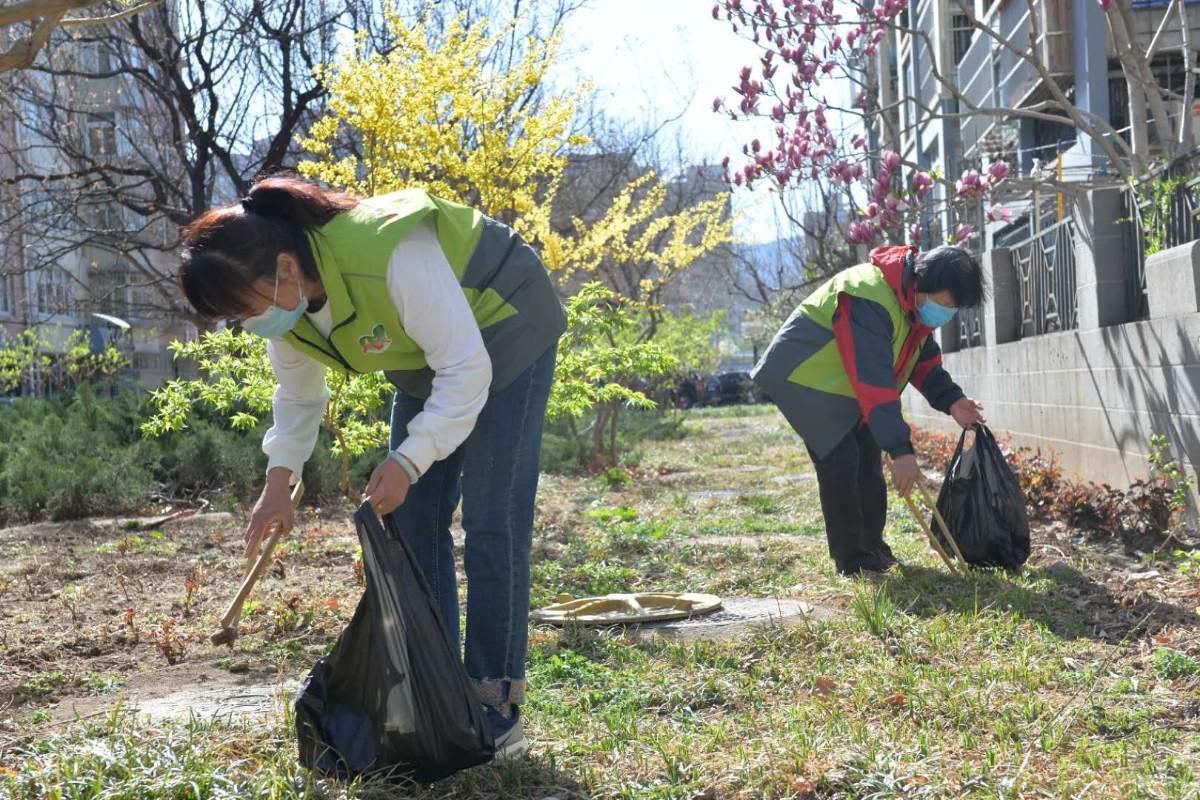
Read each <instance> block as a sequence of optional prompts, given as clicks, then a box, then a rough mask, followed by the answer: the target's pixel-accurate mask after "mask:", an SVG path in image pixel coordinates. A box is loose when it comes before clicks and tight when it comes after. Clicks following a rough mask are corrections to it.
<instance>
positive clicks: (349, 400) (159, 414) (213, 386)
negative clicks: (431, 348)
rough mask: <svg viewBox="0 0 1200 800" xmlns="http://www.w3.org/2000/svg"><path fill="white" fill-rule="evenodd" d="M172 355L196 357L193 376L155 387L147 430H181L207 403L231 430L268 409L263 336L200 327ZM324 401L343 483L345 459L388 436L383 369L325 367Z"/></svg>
mask: <svg viewBox="0 0 1200 800" xmlns="http://www.w3.org/2000/svg"><path fill="white" fill-rule="evenodd" d="M171 350H172V351H173V353H174V355H175V360H176V361H191V362H193V363H194V364H195V365H196V366H197V368H198V370H199V373H200V376H199V377H197V378H177V379H175V380H173V381H170V382H169V383H167V384H166V385H164V386H163V387H162V388H160V389H158V390H157V391H155V392H154V394H153V395H152V398H153V403H154V408H155V412H154V415H153V416H152V417H151V418H150V419H148V420H147V421H146V422H144V423H143V424H142V426H141V429H142V433H143V434H144V435H146V436H151V437H157V436H162V435H164V434H166V433H167V432H169V431H179V430H182V429H183V428H184V427H185V426H186V424H187V419H188V417H189V415H190V414H191V413H192V411H193V409H196V408H200V407H205V406H206V407H208V408H211V409H213V410H215V411H217V412H219V413H220V414H221V415H223V416H224V417H226V419H228V421H229V424H230V426H232V427H233V428H234V429H235V430H239V431H248V430H251V429H253V428H254V427H255V426H256V425H258V423H259V421H260V420H261V419H262V418H264V417H266V416H268V415H270V414H271V413H272V408H273V401H274V397H275V388H276V385H277V384H276V380H275V376H274V374H273V373H272V371H271V363H270V360H269V359H268V358H267V343H266V340H265V339H263V338H261V337H258V336H252V335H249V334H245V333H235V332H234V331H232V330H218V331H211V332H208V333H205V334H203V335H202V336H201V337H200V338H199V339H198V340H196V341H193V342H175V343H174V344H172V345H171ZM326 380H327V382H328V384H329V389H330V400H329V407H328V409H327V410H326V412H325V417H324V419H323V420H322V425H323V426H324V427H325V428H326V429H327V430H329V431H330V432H331V433H332V434H333V436H334V446H333V451H334V454H335V455H337V456H340V457H341V458H342V486H343V490H345V491H348V487H349V459H350V458H351V457H353V456H357V455H361V454H362V453H365V452H367V451H369V450H372V449H374V448H379V447H382V446H384V445H385V444H386V443H387V435H388V426H387V423H386V422H384V421H383V420H381V419H380V418H379V411H380V408H381V407H382V405H383V403H384V401H385V399H386V397H387V396H388V395H389V394H390V392H389V385H388V383H387V381H386V379H385V378H384V376H383V374H382V373H374V374H370V375H353V376H348V375H343V374H340V373H335V372H332V371H331V372H330V373H329V374H328V376H327V379H326Z"/></svg>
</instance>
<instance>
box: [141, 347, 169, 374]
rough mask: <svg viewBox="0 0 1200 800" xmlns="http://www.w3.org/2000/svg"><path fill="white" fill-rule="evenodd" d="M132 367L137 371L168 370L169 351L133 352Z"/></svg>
mask: <svg viewBox="0 0 1200 800" xmlns="http://www.w3.org/2000/svg"><path fill="white" fill-rule="evenodd" d="M133 368H134V369H136V370H137V371H138V372H170V371H171V354H170V353H162V352H158V353H134V354H133Z"/></svg>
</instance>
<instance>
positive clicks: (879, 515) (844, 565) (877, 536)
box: [808, 425, 892, 572]
mask: <svg viewBox="0 0 1200 800" xmlns="http://www.w3.org/2000/svg"><path fill="white" fill-rule="evenodd" d="M808 455H809V457H810V458H812V462H813V465H814V466H815V467H816V470H817V486H818V487H819V488H820V492H821V512H822V513H823V514H824V515H825V536H826V538H828V540H829V555H830V557H832V558H833V561H834V563H835V564H836V565H837V568H838V569H839V570H840V571H842V572H852V571H855V570H857V569H860V568H862V567H870V566H877V565H878V562H879V558H880V556H881V555H884V556H888V557H891V555H892V551H891V549H890V548H889V547H888V546H887V545H886V544H885V543H884V541H883V526H884V524H885V523H886V521H887V483H886V482H885V481H884V477H883V463H882V455H881V453H880V450H879V445H877V444H875V439H874V438H873V437H872V436H871V431H870V430H869V429H868V428H867V427H866V426H865V425H859V426H857V427H855V428H854V430H852V431H851V432H850V433H848V434H846V437H845V438H844V439H842V441H840V442H838V444H837V446H836V447H834V448H833V450H832V451H830V453H829V454H828V455H826V456H825V457H824V458H817V456H816V455H815V454H814V453H813V451H812V450H811V449H809V451H808Z"/></svg>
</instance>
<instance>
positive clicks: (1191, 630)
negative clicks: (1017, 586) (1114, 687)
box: [1026, 521, 1200, 655]
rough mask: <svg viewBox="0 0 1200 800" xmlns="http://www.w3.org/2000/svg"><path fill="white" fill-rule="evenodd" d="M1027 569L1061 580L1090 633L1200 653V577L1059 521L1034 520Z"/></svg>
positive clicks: (1106, 638) (1114, 640)
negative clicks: (1084, 615)
mask: <svg viewBox="0 0 1200 800" xmlns="http://www.w3.org/2000/svg"><path fill="white" fill-rule="evenodd" d="M1031 539H1032V542H1033V547H1032V552H1031V554H1030V557H1029V561H1028V562H1027V564H1026V569H1038V570H1043V571H1045V572H1046V573H1047V574H1048V575H1050V576H1051V577H1053V578H1055V579H1056V580H1058V581H1059V583H1060V584H1062V588H1061V590H1060V592H1061V597H1062V598H1064V599H1066V600H1067V601H1068V602H1070V603H1071V604H1072V605H1073V606H1075V607H1076V608H1077V609H1080V610H1081V611H1084V612H1085V613H1086V618H1087V620H1088V623H1089V624H1090V626H1091V632H1092V634H1093V635H1094V636H1095V637H1096V638H1098V639H1101V640H1104V641H1108V642H1110V643H1113V644H1115V643H1117V642H1119V641H1128V640H1133V641H1135V642H1136V641H1141V642H1142V643H1143V644H1145V645H1147V646H1148V645H1150V644H1158V645H1169V646H1171V647H1173V648H1175V649H1178V650H1182V651H1184V652H1188V653H1190V654H1192V655H1196V654H1200V614H1198V613H1197V612H1198V611H1200V608H1198V607H1200V580H1197V578H1196V577H1195V576H1190V575H1185V574H1181V573H1179V572H1178V571H1177V570H1175V569H1173V568H1172V567H1170V566H1168V565H1166V564H1155V563H1154V562H1150V561H1148V560H1146V559H1145V558H1143V557H1141V556H1139V555H1136V554H1131V553H1129V552H1128V551H1127V549H1126V547H1125V545H1124V544H1123V543H1122V542H1120V541H1117V540H1114V539H1102V538H1097V537H1090V538H1087V537H1083V536H1081V535H1080V534H1079V533H1078V532H1077V531H1075V530H1072V529H1071V528H1069V527H1067V525H1066V524H1065V523H1063V522H1059V521H1054V522H1048V523H1038V524H1034V525H1033V526H1032V531H1031Z"/></svg>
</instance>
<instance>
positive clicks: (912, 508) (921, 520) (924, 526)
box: [883, 453, 955, 572]
mask: <svg viewBox="0 0 1200 800" xmlns="http://www.w3.org/2000/svg"><path fill="white" fill-rule="evenodd" d="M883 457H884V458H885V459H886V460H887V464H888V467H889V468H890V467H891V466H892V457H891V456H890V455H888V454H887V453H884V455H883ZM919 482H920V481H919V480H918V483H919ZM904 504H905V505H907V506H908V513H910V514H912V518H913V519H915V520H916V521H917V524H918V525H920V526H921V530H922V531H924V532H925V538H926V539H928V540H929V544H930V545H932V546H933V549H934V551H935V552H936V553H937V554H938V555H939V556H941V557H942V561H944V562H945V564H946V567H947V568H948V569H949V570H950V571H951V572H954V571H955V569H954V562H953V561H951V560H950V557H949V556H947V555H946V551H945V550H943V549H942V545H941V544H940V543H939V542H938V540H937V537H936V536H934V535H933V531H931V530H930V529H929V523H927V522H926V521H925V515H924V514H922V513H921V512H920V511H918V510H917V504H916V503H915V502H914V501H913V499H912V494H911V493H910V494H909V495H908V496H907V497H905V498H904Z"/></svg>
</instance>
